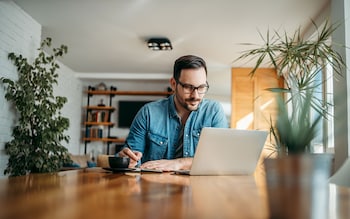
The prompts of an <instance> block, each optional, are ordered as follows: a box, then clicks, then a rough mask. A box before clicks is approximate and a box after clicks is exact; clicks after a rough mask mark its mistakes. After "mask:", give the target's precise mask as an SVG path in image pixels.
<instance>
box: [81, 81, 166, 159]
mask: <svg viewBox="0 0 350 219" xmlns="http://www.w3.org/2000/svg"><path fill="white" fill-rule="evenodd" d="M85 92H86V93H87V106H85V107H84V110H85V113H86V117H85V121H84V126H85V136H84V137H83V141H84V144H85V148H84V153H85V154H86V152H87V145H88V143H90V142H92V141H100V142H103V143H106V144H107V154H108V153H109V147H110V144H111V143H120V144H122V143H124V142H125V139H124V138H113V137H111V136H110V130H111V127H113V126H114V123H113V122H111V114H112V113H113V112H114V110H115V108H114V107H112V99H113V97H114V96H116V95H127V96H169V95H171V94H172V92H168V91H117V89H116V88H115V87H113V86H111V87H110V89H109V90H107V89H104V90H96V89H95V88H94V87H92V86H89V87H88V90H87V91H85ZM103 95H104V96H108V99H109V104H108V106H98V105H97V106H96V105H90V101H91V98H93V97H94V96H103ZM102 112H104V115H103V116H101V115H102ZM99 116H100V117H99ZM101 127H103V129H102V131H98V130H99V129H101ZM105 129H107V135H106V134H105V133H104V134H103V132H104V131H105ZM92 130H93V131H92ZM95 130H97V131H95ZM96 132H97V133H96Z"/></svg>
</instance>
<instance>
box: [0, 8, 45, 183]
mask: <svg viewBox="0 0 350 219" xmlns="http://www.w3.org/2000/svg"><path fill="white" fill-rule="evenodd" d="M40 37H41V26H40V24H39V23H37V22H36V21H35V20H33V19H32V18H31V17H30V16H29V15H27V14H26V13H25V12H23V11H22V10H21V9H20V8H19V7H18V6H17V5H16V4H15V3H13V2H9V1H5V2H4V1H0V77H7V78H11V79H17V73H16V72H17V71H16V68H15V67H14V65H13V64H12V63H11V62H10V61H9V60H8V58H7V55H8V53H9V52H15V53H21V54H23V55H24V56H26V57H28V58H29V59H30V58H32V59H33V56H34V54H35V52H36V48H38V47H39V45H40ZM0 112H1V114H0V177H4V175H3V173H4V169H5V167H6V165H7V160H8V156H7V155H6V154H5V151H4V148H5V147H4V145H5V143H6V142H8V141H10V140H11V133H12V127H13V125H14V121H15V119H16V117H15V114H14V111H13V109H12V108H11V106H10V104H9V103H8V102H7V100H5V97H4V87H3V86H2V85H1V84H0Z"/></svg>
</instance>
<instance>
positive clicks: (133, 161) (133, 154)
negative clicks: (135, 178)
mask: <svg viewBox="0 0 350 219" xmlns="http://www.w3.org/2000/svg"><path fill="white" fill-rule="evenodd" d="M118 156H119V157H129V158H130V163H129V168H134V167H135V166H136V165H137V163H138V161H139V160H140V159H141V157H142V153H141V152H139V151H132V150H130V148H123V150H121V151H120V152H119V153H118Z"/></svg>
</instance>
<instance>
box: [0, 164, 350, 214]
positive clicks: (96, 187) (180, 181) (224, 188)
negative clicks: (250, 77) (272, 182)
mask: <svg viewBox="0 0 350 219" xmlns="http://www.w3.org/2000/svg"><path fill="white" fill-rule="evenodd" d="M349 204H350V189H348V188H342V187H337V186H331V187H330V214H331V216H330V218H349V217H350V205H349ZM267 209H268V207H267V201H266V192H265V187H264V183H263V182H261V180H259V179H257V178H256V177H254V176H181V175H173V174H171V173H162V174H159V173H145V174H139V173H117V174H115V173H110V172H106V171H104V170H103V169H98V168H96V169H85V170H72V171H62V172H58V173H55V174H30V175H27V176H21V177H13V178H9V179H4V180H0V218H1V219H7V218H11V219H26V218H35V219H41V218H45V219H55V218H59V219H71V218H84V219H90V218H94V219H96V218H98V219H105V218H125V219H130V218H143V219H148V218H149V219H154V218H190V219H196V218H198V219H199V218H201V219H202V218H210V219H212V218H213V219H216V218H218V219H224V218H268V210H267Z"/></svg>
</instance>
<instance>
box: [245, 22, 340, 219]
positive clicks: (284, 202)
mask: <svg viewBox="0 0 350 219" xmlns="http://www.w3.org/2000/svg"><path fill="white" fill-rule="evenodd" d="M313 24H314V27H315V30H316V32H317V34H316V35H315V36H314V37H312V38H311V39H308V40H304V39H303V37H302V35H301V30H300V28H299V29H298V30H297V31H295V33H294V34H293V35H292V36H288V35H287V33H284V34H280V33H279V32H278V31H274V32H273V34H270V31H267V37H266V39H264V45H262V46H260V47H258V48H255V49H250V50H247V51H244V52H243V54H242V55H241V56H240V57H239V58H238V59H246V58H252V59H254V60H256V63H255V64H254V67H253V69H252V71H251V75H254V74H255V71H256V70H257V69H258V68H259V67H260V66H261V65H263V64H270V65H272V66H273V67H274V68H275V69H276V72H277V74H278V76H281V77H283V78H284V81H285V87H284V88H271V89H269V90H270V91H272V92H275V93H276V95H277V98H276V100H277V105H278V113H277V114H278V115H277V119H276V122H275V123H272V122H271V127H270V134H271V136H272V137H271V142H273V145H274V146H275V147H274V149H275V151H276V152H277V158H276V159H266V160H265V162H264V164H265V170H266V184H267V189H268V192H269V193H268V197H269V206H270V208H269V209H270V213H271V217H272V218H281V217H283V218H289V217H290V218H324V217H327V214H324V212H322V211H320V209H327V208H326V207H325V206H324V205H326V200H327V193H326V189H327V188H326V185H327V179H328V177H329V174H330V166H331V157H330V156H327V155H326V156H318V155H315V154H313V153H311V152H312V151H311V150H310V145H311V142H312V140H313V139H314V138H315V137H316V136H317V134H318V130H317V125H318V124H319V123H320V122H321V121H322V119H327V118H328V117H329V116H331V115H330V114H329V113H328V111H327V108H328V107H329V106H330V104H331V103H328V102H324V101H323V100H322V99H320V98H318V97H317V96H318V95H317V94H318V93H319V92H320V91H319V90H318V89H319V87H320V86H322V85H323V84H324V83H326V81H327V79H319V77H318V76H319V74H320V72H321V71H323V70H324V69H326V66H327V65H331V66H332V68H333V72H334V73H335V75H341V72H342V68H344V67H345V63H344V61H343V59H342V57H341V55H340V54H339V53H337V52H336V51H335V50H334V49H333V48H332V47H331V45H330V40H331V35H332V33H333V32H334V31H335V30H336V28H337V26H335V25H331V24H329V23H328V22H326V23H325V24H324V25H323V26H322V27H318V26H317V25H316V24H315V23H313ZM260 35H261V34H260ZM247 45H252V44H247ZM265 59H268V61H267V63H265V62H264V61H265ZM311 111H313V112H314V114H316V115H312V114H311ZM270 121H272V119H270ZM319 168H325V169H324V170H321V171H320V170H319ZM294 171H295V172H294ZM279 174H281V175H279ZM315 177H319V178H318V179H315ZM315 180H316V182H317V183H315ZM284 186H285V187H284ZM290 188H292V189H290ZM277 189H279V190H278V191H277ZM315 189H316V190H318V193H317V194H318V196H316V195H315V194H314V191H315ZM311 197H313V198H316V199H318V202H317V203H318V204H320V205H321V206H319V207H320V208H317V209H309V208H307V209H305V207H304V208H303V205H304V206H305V204H310V203H311V202H312V201H313V200H311ZM323 214H324V215H323ZM286 215H289V216H288V217H286ZM315 215H317V216H316V217H315Z"/></svg>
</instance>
